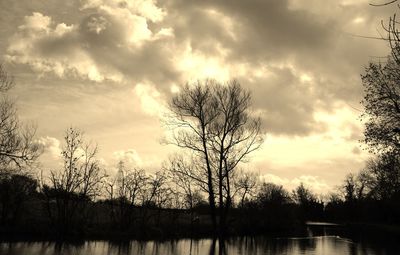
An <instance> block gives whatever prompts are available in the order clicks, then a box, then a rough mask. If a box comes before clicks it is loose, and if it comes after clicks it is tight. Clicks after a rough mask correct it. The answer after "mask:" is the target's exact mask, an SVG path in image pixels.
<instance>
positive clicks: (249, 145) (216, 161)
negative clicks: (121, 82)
mask: <svg viewBox="0 0 400 255" xmlns="http://www.w3.org/2000/svg"><path fill="white" fill-rule="evenodd" d="M250 105H251V96H250V93H249V92H248V91H246V90H244V89H243V88H242V87H241V86H240V84H239V83H238V82H237V81H235V80H233V81H230V82H228V83H226V84H221V83H218V82H217V81H215V80H205V81H198V82H196V83H193V84H186V85H185V86H184V87H183V88H182V89H181V91H180V92H179V93H178V94H177V95H175V96H174V97H173V98H172V101H171V103H170V106H169V109H170V110H171V112H172V116H171V117H170V118H169V119H168V122H167V124H168V125H169V126H170V127H173V128H174V129H173V131H174V132H173V135H172V138H171V139H170V142H171V143H172V144H175V145H177V146H178V147H180V148H184V149H187V150H188V151H190V153H192V155H194V156H195V158H196V161H197V162H198V163H199V166H200V172H201V175H203V176H204V177H206V178H204V179H200V178H198V177H199V175H198V174H192V172H189V173H188V174H189V176H192V177H193V179H194V180H195V181H199V182H204V181H206V184H207V193H208V198H209V199H208V200H209V205H210V212H211V219H212V223H213V227H214V230H216V229H217V201H216V200H217V199H218V215H219V231H220V233H221V234H224V232H225V230H226V226H225V222H226V218H227V215H228V212H229V208H230V207H231V205H232V191H231V186H232V184H231V175H232V172H233V171H234V170H235V169H236V168H237V165H238V164H239V163H240V162H244V161H245V160H247V156H248V155H249V154H250V153H251V152H253V151H255V150H256V149H258V148H259V147H260V145H261V143H262V142H263V138H262V131H261V123H260V119H258V118H255V117H254V115H253V114H252V112H251V109H250ZM196 170H197V169H196ZM197 173H198V171H197Z"/></svg>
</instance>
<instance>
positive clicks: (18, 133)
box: [0, 65, 41, 169]
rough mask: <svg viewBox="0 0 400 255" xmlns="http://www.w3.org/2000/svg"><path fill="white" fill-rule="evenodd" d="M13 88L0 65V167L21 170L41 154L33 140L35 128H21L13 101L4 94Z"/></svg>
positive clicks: (12, 83)
mask: <svg viewBox="0 0 400 255" xmlns="http://www.w3.org/2000/svg"><path fill="white" fill-rule="evenodd" d="M13 86H14V79H13V77H12V76H10V75H9V74H8V73H7V72H6V71H5V70H4V68H3V66H2V65H0V93H1V98H0V165H1V166H2V168H3V169H4V168H14V167H17V168H19V169H21V168H23V167H24V166H27V165H30V164H31V163H33V162H34V161H35V160H36V159H37V158H38V157H39V155H40V154H41V147H40V146H39V144H38V143H37V142H35V140H34V137H35V134H36V128H35V127H34V126H32V125H26V126H21V123H20V122H19V119H18V115H17V109H16V107H15V104H14V101H13V100H11V99H10V98H8V97H7V95H6V94H5V93H6V92H8V91H9V90H10V89H11V88H12V87H13Z"/></svg>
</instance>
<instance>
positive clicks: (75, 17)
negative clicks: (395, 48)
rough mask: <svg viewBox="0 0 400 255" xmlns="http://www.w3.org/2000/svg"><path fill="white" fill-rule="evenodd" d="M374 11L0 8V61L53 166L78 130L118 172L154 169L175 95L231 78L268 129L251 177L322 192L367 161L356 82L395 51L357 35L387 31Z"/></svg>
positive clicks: (177, 0) (333, 1) (309, 2)
mask: <svg viewBox="0 0 400 255" xmlns="http://www.w3.org/2000/svg"><path fill="white" fill-rule="evenodd" d="M376 1H378V0H376ZM369 3H371V1H370V0H326V1H321V0H249V1H243V0H229V1H228V0H225V1H222V0H202V1H194V0H159V1H155V0H154V1H151V0H125V1H123V0H69V1H58V0H47V1H44V0H30V1H28V0H19V1H13V0H0V34H1V36H0V59H1V61H2V62H3V63H4V64H5V66H6V69H7V70H8V71H9V72H10V73H11V74H13V75H14V76H15V80H16V86H15V88H14V89H13V90H12V91H11V92H10V94H11V96H12V97H13V98H15V99H16V100H17V106H18V110H19V114H20V118H21V120H23V121H24V122H34V123H36V124H37V126H38V139H39V140H40V142H41V143H42V144H44V145H45V147H46V149H45V153H44V155H43V156H42V157H41V162H42V166H43V168H45V169H50V168H54V167H57V166H58V165H57V164H58V163H56V162H57V158H59V154H60V146H61V144H62V139H63V134H64V130H65V129H66V128H68V127H70V126H74V127H78V128H80V129H82V130H84V131H85V136H86V138H87V139H88V140H93V141H94V142H97V143H98V144H99V147H100V157H101V158H102V162H103V163H104V165H105V166H106V167H107V168H108V169H110V171H111V172H112V171H114V170H113V168H114V167H115V165H116V163H117V162H118V160H120V159H124V160H125V161H127V162H129V164H131V165H135V166H137V167H143V168H145V169H147V170H148V171H155V170H157V169H159V168H160V166H161V164H162V161H163V160H165V159H167V158H168V155H169V154H170V153H171V152H172V151H173V150H174V149H173V148H172V147H171V146H167V145H162V144H161V143H160V140H161V139H162V137H163V135H164V133H165V127H163V125H162V124H161V122H160V118H161V117H162V115H163V111H164V110H165V105H166V103H167V102H168V100H169V99H170V98H171V95H173V94H174V93H177V91H178V90H179V86H181V85H182V84H184V83H185V82H187V81H193V80H196V79H203V78H207V77H212V78H215V79H218V80H220V81H225V80H229V79H232V78H235V79H237V80H238V81H239V82H240V83H241V84H242V86H243V87H245V88H247V89H249V90H250V91H251V92H252V95H253V107H254V110H255V111H256V112H257V113H258V114H260V116H261V117H262V120H263V125H264V128H265V129H266V131H267V133H266V139H265V143H264V145H263V146H262V148H261V149H260V150H259V151H257V152H256V153H254V154H253V155H252V157H251V162H250V163H249V164H247V165H246V166H245V169H246V170H253V171H256V172H259V173H260V174H261V175H263V178H264V179H266V180H267V181H272V182H275V183H278V184H282V185H284V186H285V187H287V188H293V187H294V186H296V185H298V184H299V183H300V182H304V183H305V184H306V185H308V186H309V187H311V188H312V189H313V190H314V191H316V192H320V193H326V192H328V191H330V190H332V189H335V187H336V186H337V185H339V184H340V182H341V181H342V180H343V178H344V176H345V174H347V173H348V172H350V171H352V172H355V171H358V170H360V169H361V168H362V167H363V164H364V162H365V160H366V159H367V158H368V156H369V155H367V153H366V152H364V151H363V150H362V148H360V144H359V142H358V141H359V139H361V138H362V129H363V126H362V123H361V122H360V120H359V119H358V116H359V115H360V110H361V109H362V107H361V106H360V104H359V102H360V100H361V99H362V86H361V81H360V74H361V73H362V72H363V70H364V67H365V66H366V65H367V64H368V62H370V61H379V60H382V59H381V58H380V57H385V56H386V55H387V54H388V51H389V48H388V46H387V45H386V44H385V42H383V41H381V40H374V39H365V38H361V37H359V36H357V35H361V36H373V37H376V36H378V37H379V36H380V33H381V34H384V32H383V29H382V27H381V25H380V22H381V20H387V19H388V17H389V16H390V15H392V14H393V13H394V12H395V11H396V6H393V5H392V6H385V7H372V6H370V5H369ZM383 60H384V59H383Z"/></svg>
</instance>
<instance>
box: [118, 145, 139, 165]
mask: <svg viewBox="0 0 400 255" xmlns="http://www.w3.org/2000/svg"><path fill="white" fill-rule="evenodd" d="M113 155H114V159H115V160H117V162H119V161H123V162H124V163H125V164H126V165H127V166H129V167H141V166H142V165H143V161H142V159H141V158H140V156H139V154H138V153H137V152H136V150H134V149H128V150H119V151H115V152H114V153H113Z"/></svg>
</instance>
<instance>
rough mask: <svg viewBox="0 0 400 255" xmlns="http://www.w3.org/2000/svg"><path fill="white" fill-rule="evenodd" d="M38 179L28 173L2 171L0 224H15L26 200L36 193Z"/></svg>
mask: <svg viewBox="0 0 400 255" xmlns="http://www.w3.org/2000/svg"><path fill="white" fill-rule="evenodd" d="M37 186H38V183H37V181H36V180H35V179H34V178H32V177H30V176H28V175H26V174H8V173H0V225H2V226H4V225H7V224H9V225H12V224H15V223H16V222H17V221H18V219H19V217H20V216H21V213H22V211H23V209H24V208H23V205H24V202H26V201H27V200H29V199H31V198H32V197H33V195H34V194H35V193H36V189H37Z"/></svg>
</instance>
